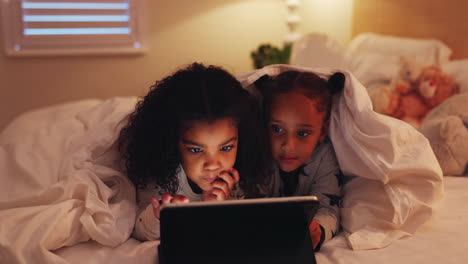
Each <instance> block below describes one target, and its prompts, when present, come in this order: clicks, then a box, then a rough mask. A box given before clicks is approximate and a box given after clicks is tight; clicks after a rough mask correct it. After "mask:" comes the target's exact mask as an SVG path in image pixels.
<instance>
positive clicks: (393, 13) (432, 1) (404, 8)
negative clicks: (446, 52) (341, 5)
mask: <svg viewBox="0 0 468 264" xmlns="http://www.w3.org/2000/svg"><path fill="white" fill-rule="evenodd" d="M353 9H354V10H353V25H352V37H354V36H356V35H358V34H360V33H364V32H374V33H380V34H387V35H393V36H400V37H412V38H434V39H439V40H441V41H443V42H444V43H446V44H447V45H448V46H449V47H450V48H451V49H452V50H453V54H452V57H451V58H452V59H461V58H468V16H467V10H468V1H466V0H450V1H442V0H354V6H353Z"/></svg>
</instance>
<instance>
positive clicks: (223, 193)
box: [202, 168, 240, 201]
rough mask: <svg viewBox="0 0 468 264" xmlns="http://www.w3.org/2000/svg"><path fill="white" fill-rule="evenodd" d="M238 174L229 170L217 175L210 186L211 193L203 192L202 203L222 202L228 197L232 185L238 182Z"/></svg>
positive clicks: (232, 169) (234, 170)
mask: <svg viewBox="0 0 468 264" xmlns="http://www.w3.org/2000/svg"><path fill="white" fill-rule="evenodd" d="M239 179H240V177H239V172H238V171H237V170H236V169H234V168H231V169H230V170H229V171H223V172H221V173H220V174H219V175H218V179H217V180H215V181H214V182H213V183H212V184H211V186H212V187H213V188H212V189H211V191H208V192H203V197H202V199H203V201H224V200H226V199H227V198H228V197H229V196H230V195H231V191H232V188H234V185H235V184H236V183H237V182H239Z"/></svg>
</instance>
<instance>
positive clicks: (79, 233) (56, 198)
mask: <svg viewBox="0 0 468 264" xmlns="http://www.w3.org/2000/svg"><path fill="white" fill-rule="evenodd" d="M135 102H136V100H135V98H128V99H124V98H114V99H111V100H108V101H104V102H99V101H84V102H79V103H74V104H66V105H62V106H58V107H52V108H47V109H44V110H38V111H35V112H32V113H28V114H25V115H23V116H22V117H20V118H18V119H17V120H15V122H13V123H12V124H11V125H10V126H9V127H7V128H6V130H5V131H4V132H3V133H2V134H1V135H0V177H1V182H2V187H1V189H2V190H1V192H0V255H1V259H2V263H3V262H4V263H67V262H66V261H65V260H63V259H62V258H60V257H59V256H57V255H56V254H54V253H52V252H51V250H55V249H59V248H62V247H64V246H72V245H76V244H77V243H79V242H83V241H88V240H93V241H96V242H97V243H99V244H101V245H105V246H111V247H116V246H118V245H120V244H122V243H123V242H125V241H126V240H127V239H128V237H129V235H130V234H131V231H132V229H133V226H134V221H135V210H136V206H135V191H134V188H133V186H132V184H131V183H130V182H129V180H128V178H127V177H126V176H125V175H124V174H123V173H122V172H121V164H120V162H119V161H118V155H117V153H116V152H115V149H114V147H113V145H112V144H113V142H114V141H115V139H116V137H117V135H118V131H119V127H120V126H121V123H120V121H121V120H122V119H123V118H125V116H126V115H127V114H128V113H129V112H130V111H132V110H133V108H134V105H135Z"/></svg>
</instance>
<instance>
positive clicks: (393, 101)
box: [371, 59, 458, 127]
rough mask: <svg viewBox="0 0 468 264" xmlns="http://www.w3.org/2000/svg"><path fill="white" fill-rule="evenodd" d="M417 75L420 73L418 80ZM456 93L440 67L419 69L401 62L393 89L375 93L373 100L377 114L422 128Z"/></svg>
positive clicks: (390, 87) (450, 80)
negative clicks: (430, 116)
mask: <svg viewBox="0 0 468 264" xmlns="http://www.w3.org/2000/svg"><path fill="white" fill-rule="evenodd" d="M415 73H418V76H417V78H415V76H416V74H415ZM457 92H458V86H457V85H456V84H455V83H454V81H453V79H452V78H450V77H449V76H448V75H447V74H445V73H443V72H442V70H441V69H440V67H438V66H435V65H433V66H427V67H424V68H420V67H418V66H417V64H416V63H411V62H410V61H408V60H405V59H402V66H401V70H400V72H399V74H398V76H397V77H396V78H395V79H394V80H393V81H392V83H391V85H390V86H388V87H383V88H381V89H379V90H378V91H377V92H374V93H373V94H372V95H371V99H372V102H373V104H374V109H375V110H376V111H377V112H380V113H383V114H386V115H390V116H393V117H395V118H398V119H401V120H403V121H405V122H407V123H409V124H411V125H413V126H414V127H419V125H420V124H421V121H422V120H423V119H424V117H425V116H426V115H427V113H428V112H429V111H430V110H431V109H432V108H433V107H435V106H437V105H439V104H440V103H442V102H443V101H444V100H446V99H447V98H448V97H450V96H451V95H453V94H455V93H457Z"/></svg>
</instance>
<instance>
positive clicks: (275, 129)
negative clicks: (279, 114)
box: [271, 125, 284, 134]
mask: <svg viewBox="0 0 468 264" xmlns="http://www.w3.org/2000/svg"><path fill="white" fill-rule="evenodd" d="M271 130H272V131H273V132H274V133H276V134H279V133H283V131H284V130H283V129H282V128H281V127H279V126H277V125H271Z"/></svg>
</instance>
